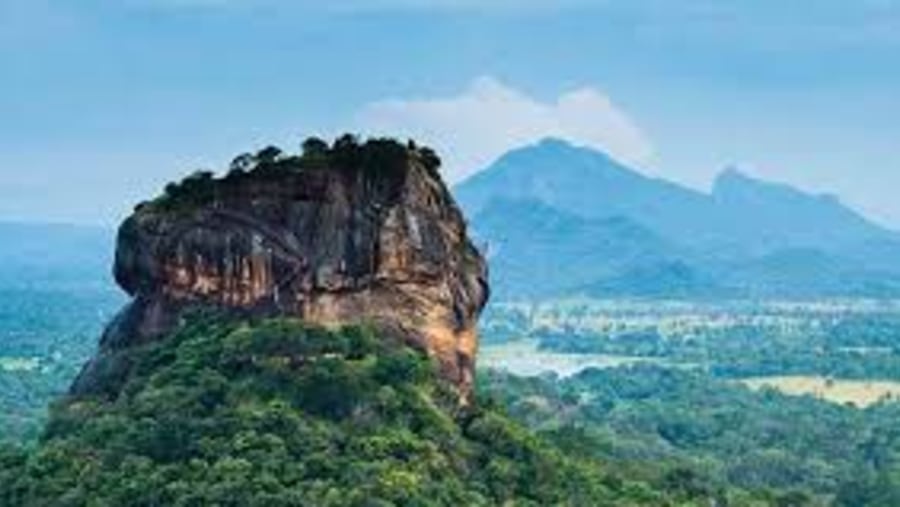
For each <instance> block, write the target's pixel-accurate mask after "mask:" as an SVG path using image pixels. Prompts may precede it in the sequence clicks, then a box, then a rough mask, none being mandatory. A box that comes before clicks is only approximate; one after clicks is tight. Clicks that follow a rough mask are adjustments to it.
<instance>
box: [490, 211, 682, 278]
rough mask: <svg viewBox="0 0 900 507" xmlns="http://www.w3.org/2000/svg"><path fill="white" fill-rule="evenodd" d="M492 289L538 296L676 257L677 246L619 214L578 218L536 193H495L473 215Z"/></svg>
mask: <svg viewBox="0 0 900 507" xmlns="http://www.w3.org/2000/svg"><path fill="white" fill-rule="evenodd" d="M474 223H476V224H477V231H476V235H477V237H478V238H485V239H487V240H488V242H489V245H490V247H489V261H490V266H491V273H492V275H491V278H492V280H491V281H492V285H493V287H494V290H495V291H497V292H498V293H499V294H514V295H519V296H537V295H542V294H554V293H564V292H565V291H566V290H567V289H570V288H571V287H573V286H577V285H580V284H583V283H584V281H585V280H597V279H601V278H608V277H615V276H617V275H618V274H619V273H621V272H623V271H626V270H628V269H632V268H635V267H637V266H647V265H654V264H657V263H661V262H665V261H667V260H669V257H673V258H677V256H678V248H677V247H676V246H674V245H671V244H669V243H667V242H666V241H665V240H663V239H662V238H660V237H659V236H657V235H656V234H655V233H654V232H652V231H650V230H649V229H647V228H646V227H644V226H641V225H639V224H637V223H635V222H633V221H632V220H630V219H628V218H624V217H610V218H605V219H588V218H582V217H579V216H576V215H573V214H571V213H568V212H565V211H560V210H558V209H556V208H553V207H550V206H547V205H546V204H543V203H542V202H540V201H537V200H535V199H523V200H508V199H497V200H494V201H491V202H489V203H488V204H487V205H486V206H485V207H484V208H483V209H482V210H481V211H480V212H479V213H478V214H477V215H475V218H474Z"/></svg>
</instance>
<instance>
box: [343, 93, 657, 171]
mask: <svg viewBox="0 0 900 507" xmlns="http://www.w3.org/2000/svg"><path fill="white" fill-rule="evenodd" d="M355 123H356V126H357V128H358V130H359V131H361V132H363V133H366V134H372V135H380V134H386V135H401V136H409V137H411V138H415V139H419V140H421V141H423V142H426V143H428V144H430V145H432V146H435V147H436V148H438V149H439V150H440V151H441V154H442V156H443V158H444V162H445V166H444V171H445V175H446V176H447V177H448V178H449V179H450V180H451V181H454V182H455V181H459V180H461V179H463V178H465V177H466V176H469V175H470V174H472V173H473V172H476V171H478V170H480V169H482V168H484V167H485V166H486V165H488V164H490V163H491V162H492V161H493V160H494V159H496V158H497V157H498V156H500V155H502V154H503V153H504V152H506V151H508V150H509V149H511V148H515V147H518V146H522V145H524V144H528V143H531V142H534V141H537V140H539V139H541V138H544V137H549V136H552V137H560V138H564V139H567V140H570V141H572V142H575V143H577V144H581V145H585V146H592V147H595V148H598V149H602V150H605V151H607V152H608V153H610V154H611V155H612V156H614V157H616V158H618V159H620V160H623V161H626V162H631V163H637V164H640V163H645V162H647V161H648V160H649V159H650V158H651V157H652V155H653V147H652V145H651V143H650V141H649V140H648V139H647V138H646V136H645V135H644V133H643V132H642V131H641V130H640V128H638V126H637V125H636V124H635V122H634V121H633V120H632V119H631V118H630V117H629V116H628V114H626V113H625V112H624V111H622V110H621V109H619V108H618V107H617V106H616V105H615V104H614V103H613V102H612V100H611V99H610V98H609V97H607V96H606V95H605V94H604V93H603V92H602V91H600V90H597V89H595V88H581V89H578V90H573V91H570V92H567V93H564V94H562V95H560V96H559V97H557V98H556V99H555V100H552V101H549V102H542V101H540V100H537V99H535V98H533V97H531V96H529V95H527V94H526V93H524V92H521V91H519V90H516V89H515V88H512V87H511V86H508V85H506V84H504V83H502V82H500V81H498V80H497V79H495V78H491V77H481V78H478V79H476V80H474V81H473V82H472V83H471V84H470V85H469V86H468V88H467V89H466V90H464V91H463V92H462V93H461V94H459V95H456V96H452V97H438V98H425V99H392V100H384V101H379V102H375V103H373V104H370V105H368V106H366V107H365V108H364V109H363V110H362V111H360V113H359V114H358V115H357V118H356V120H355Z"/></svg>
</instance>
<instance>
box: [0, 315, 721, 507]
mask: <svg viewBox="0 0 900 507" xmlns="http://www.w3.org/2000/svg"><path fill="white" fill-rule="evenodd" d="M134 361H135V364H136V369H135V371H136V372H137V373H136V374H135V375H134V376H133V378H131V379H130V381H129V383H128V384H127V386H126V388H125V389H124V392H123V394H121V395H120V396H119V397H117V398H116V399H111V400H110V399H77V400H65V401H62V402H61V403H59V404H58V405H57V406H56V407H55V408H54V410H53V413H52V416H51V418H50V421H49V423H48V425H47V428H46V431H45V434H44V435H43V437H42V439H41V440H40V442H39V444H38V445H37V446H36V447H35V448H34V449H33V450H31V451H21V450H15V449H6V450H4V451H3V453H2V456H0V504H2V505H117V506H121V505H235V506H237V505H241V506H245V505H266V506H272V505H340V506H345V505H503V504H514V505H557V504H563V505H623V504H630V505H642V504H645V505H675V504H679V505H708V503H707V502H708V501H709V500H708V498H707V497H709V496H710V494H711V493H710V492H709V491H705V490H701V489H691V488H686V487H684V485H685V483H689V482H690V481H686V480H682V481H680V482H679V483H678V484H677V485H673V486H672V488H671V489H672V492H670V493H664V492H662V491H661V487H651V486H649V485H647V484H645V483H642V482H633V481H628V480H625V479H623V478H622V477H619V476H617V475H616V474H614V473H611V472H609V471H607V470H606V469H605V468H604V467H603V466H602V465H600V464H599V463H598V462H596V461H592V460H589V459H581V458H573V457H567V456H565V455H564V454H563V453H562V452H560V451H559V450H558V449H556V448H555V447H553V446H551V445H549V444H548V443H546V442H545V441H543V440H542V439H540V438H538V437H536V436H535V435H534V434H532V433H530V432H528V431H526V430H524V429H523V428H521V427H519V426H517V425H515V424H513V423H512V422H510V421H509V420H508V419H506V418H505V417H504V416H503V415H501V414H500V413H498V412H496V411H494V410H487V409H472V410H462V409H460V408H459V407H458V405H457V401H456V398H455V395H454V394H453V393H451V392H450V391H449V390H448V389H447V388H446V387H444V386H443V385H442V384H440V383H439V382H438V381H436V380H435V377H434V376H433V375H432V365H431V364H430V363H429V361H428V359H427V358H425V357H424V356H423V355H421V354H419V353H417V352H414V351H412V350H410V349H408V348H406V347H403V346H401V345H399V344H397V343H394V342H392V341H391V340H385V339H382V338H379V337H376V336H374V335H373V334H372V333H371V332H369V331H368V330H366V329H363V328H348V329H344V330H343V331H340V332H328V331H324V330H322V329H318V328H311V327H306V326H304V325H302V324H300V323H298V322H295V321H289V320H270V321H264V322H257V323H254V324H251V323H246V322H223V321H218V320H215V319H206V320H202V321H196V322H194V323H193V324H191V325H188V326H186V327H184V328H183V329H181V330H180V331H178V332H177V333H175V334H174V335H172V336H170V337H169V338H168V339H166V340H164V341H162V342H160V343H157V344H153V345H148V346H147V347H145V348H144V349H142V350H141V351H140V352H139V353H137V354H136V356H135V357H134Z"/></svg>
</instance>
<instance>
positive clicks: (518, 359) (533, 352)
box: [478, 340, 659, 377]
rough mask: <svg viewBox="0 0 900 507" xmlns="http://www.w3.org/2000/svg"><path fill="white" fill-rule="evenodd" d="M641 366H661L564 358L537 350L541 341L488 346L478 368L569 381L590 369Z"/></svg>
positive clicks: (612, 358)
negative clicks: (560, 378) (555, 375)
mask: <svg viewBox="0 0 900 507" xmlns="http://www.w3.org/2000/svg"><path fill="white" fill-rule="evenodd" d="M637 362H659V361H658V360H656V359H652V358H647V357H629V356H614V355H607V354H564V353H558V352H549V351H545V350H539V349H538V348H537V340H521V341H515V342H510V343H505V344H502V345H487V346H484V347H482V348H481V350H480V351H479V354H478V366H479V367H484V368H494V369H502V370H506V371H508V372H510V373H513V374H516V375H522V376H533V375H541V374H543V373H556V374H557V375H560V376H563V377H566V376H569V375H574V374H576V373H578V372H580V371H581V370H584V369H586V368H614V367H616V366H622V365H628V364H634V363H637Z"/></svg>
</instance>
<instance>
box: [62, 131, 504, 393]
mask: <svg viewBox="0 0 900 507" xmlns="http://www.w3.org/2000/svg"><path fill="white" fill-rule="evenodd" d="M305 147H306V148H307V151H308V152H307V153H305V154H304V155H303V156H302V157H286V156H284V155H282V154H280V153H278V152H277V150H275V151H271V149H270V151H268V152H266V150H264V151H263V152H260V154H259V155H258V156H256V157H250V156H244V158H243V159H236V162H235V164H234V169H233V170H232V172H231V173H229V175H228V176H227V177H225V178H221V179H216V178H213V177H212V176H211V175H209V174H198V175H195V176H193V177H191V178H188V179H187V180H185V181H184V182H183V183H182V184H181V185H174V186H170V187H168V188H167V195H166V196H163V197H161V198H159V199H157V200H156V201H153V202H150V203H145V204H142V205H140V206H139V207H138V208H137V209H136V210H135V212H134V214H133V215H132V216H130V217H129V218H128V219H126V220H125V222H124V223H123V224H122V226H121V228H120V230H119V236H118V243H117V249H116V260H115V270H114V271H115V277H116V280H117V281H118V283H119V285H120V286H121V287H122V288H123V289H124V290H125V291H126V292H127V293H128V294H129V295H131V296H132V298H133V299H132V301H131V302H130V303H129V304H128V305H127V306H126V307H125V308H124V309H123V310H122V311H121V313H120V314H119V315H118V316H117V317H116V318H115V319H114V321H113V322H112V323H110V325H109V326H108V328H107V330H106V332H105V333H104V335H103V337H102V339H101V343H100V350H99V352H98V354H97V356H96V357H95V358H94V359H92V360H91V361H90V362H89V363H88V364H87V365H86V366H85V368H84V369H83V371H82V372H81V374H80V375H79V376H78V378H77V379H76V381H75V382H74V384H73V386H72V389H71V391H72V394H74V395H76V396H77V395H84V394H93V393H115V392H116V390H117V389H119V387H120V386H121V384H122V382H123V380H124V379H126V378H127V375H128V368H129V362H128V351H129V349H131V348H132V347H135V346H139V345H141V344H144V343H147V342H149V341H153V340H157V339H160V337H162V336H164V335H165V334H166V333H167V332H169V331H170V330H172V329H173V328H174V327H175V326H177V325H178V324H179V323H180V322H181V321H182V320H183V319H184V317H185V315H186V313H187V312H188V311H189V310H190V309H191V308H193V307H196V306H204V307H206V306H213V307H216V308H221V309H225V310H227V311H229V312H234V313H238V314H246V315H252V316H269V315H273V316H274V315H285V316H296V317H299V318H302V319H304V320H306V321H309V322H311V323H316V324H321V325H325V326H337V325H344V324H356V323H368V324H373V325H375V326H377V327H379V328H380V329H382V330H383V331H384V332H386V333H390V334H392V335H394V336H398V337H400V338H402V339H403V340H405V341H407V342H408V343H410V344H412V345H414V346H416V347H418V348H420V349H421V350H424V351H426V352H427V353H428V354H429V355H431V356H433V357H434V358H435V359H436V360H437V363H438V364H439V366H440V369H441V374H442V376H443V377H444V378H445V379H447V380H449V381H450V382H452V383H453V384H455V385H456V386H458V387H459V390H460V392H461V393H462V395H463V397H464V398H465V397H467V396H468V394H469V393H470V391H471V386H472V382H473V371H474V363H475V355H476V351H477V347H478V338H477V335H476V320H477V318H478V315H479V313H480V312H481V309H482V308H483V306H484V304H485V302H486V300H487V298H488V285H487V276H486V275H487V274H486V265H485V262H484V259H483V258H482V256H481V254H480V253H479V252H478V250H477V249H476V248H475V247H474V246H473V244H472V243H471V241H470V240H469V238H468V236H467V234H466V224H465V221H464V219H463V216H462V214H461V212H460V211H459V208H458V207H457V206H456V204H455V203H454V201H453V199H452V197H451V196H450V194H449V192H448V191H447V188H446V187H445V185H444V184H443V182H442V181H441V178H440V176H439V174H438V172H437V164H438V159H437V158H436V157H435V156H434V155H433V153H431V152H430V150H427V149H419V148H416V147H414V146H402V145H399V144H397V143H395V142H393V141H383V140H382V141H370V142H368V143H366V144H363V145H358V144H356V143H355V142H354V141H353V140H352V139H349V138H346V137H345V138H343V139H342V141H340V142H338V143H336V144H335V146H334V147H331V148H329V147H327V146H325V145H324V143H321V142H317V143H313V144H305ZM248 169H249V170H248Z"/></svg>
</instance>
